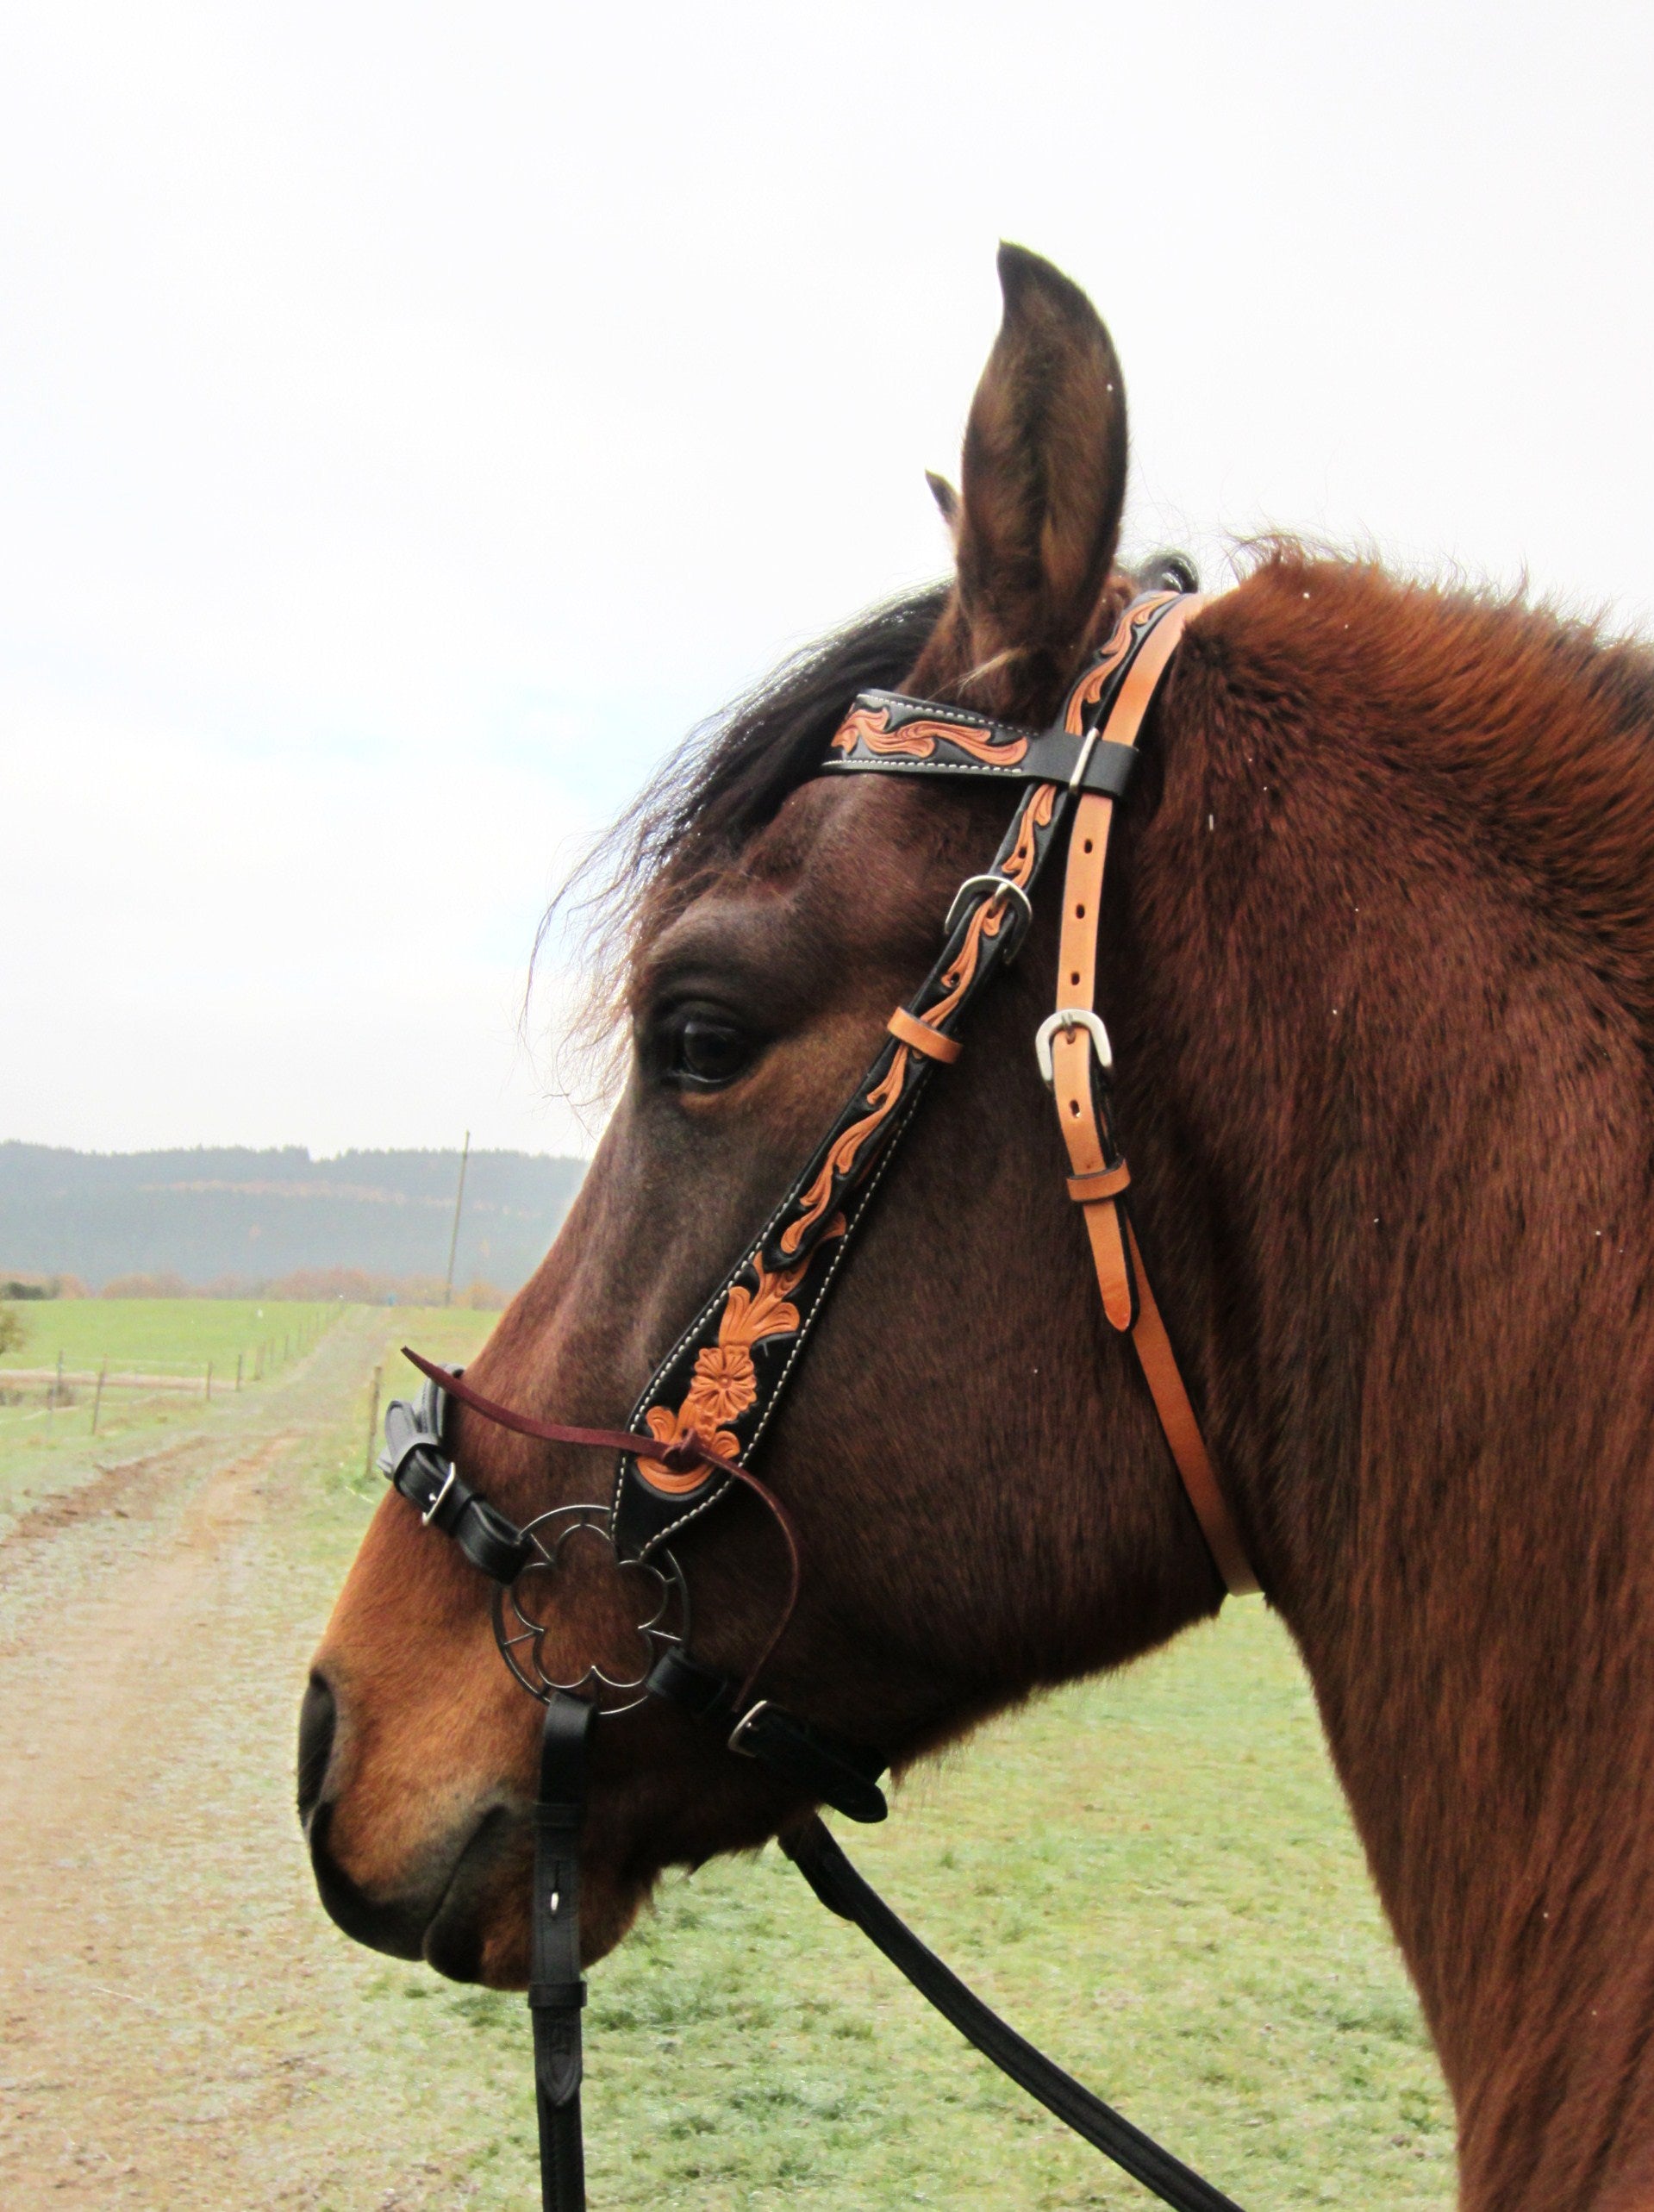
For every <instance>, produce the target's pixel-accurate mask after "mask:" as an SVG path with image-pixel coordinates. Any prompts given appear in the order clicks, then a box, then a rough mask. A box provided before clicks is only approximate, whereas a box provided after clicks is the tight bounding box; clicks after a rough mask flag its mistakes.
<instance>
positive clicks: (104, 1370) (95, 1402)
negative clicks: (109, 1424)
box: [92, 1355, 109, 1436]
mask: <svg viewBox="0 0 1654 2212" xmlns="http://www.w3.org/2000/svg"><path fill="white" fill-rule="evenodd" d="M108 1373H109V1359H108V1357H107V1355H106V1356H105V1358H104V1360H103V1365H102V1366H101V1367H100V1368H99V1369H98V1371H97V1389H96V1390H94V1391H93V1392H92V1434H93V1435H94V1436H96V1435H97V1415H98V1411H99V1409H100V1408H101V1407H102V1405H103V1378H104V1377H105V1376H106V1375H107V1374H108Z"/></svg>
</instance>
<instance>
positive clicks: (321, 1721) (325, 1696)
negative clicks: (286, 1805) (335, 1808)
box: [298, 1674, 339, 1822]
mask: <svg viewBox="0 0 1654 2212" xmlns="http://www.w3.org/2000/svg"><path fill="white" fill-rule="evenodd" d="M338 1721H339V1708H338V1706H337V1705H336V1704H335V1703H334V1694H333V1691H332V1690H330V1689H329V1688H328V1684H327V1683H326V1682H325V1681H324V1680H323V1678H321V1675H319V1674H313V1675H312V1676H311V1677H310V1682H309V1688H308V1689H307V1690H305V1693H304V1702H303V1704H302V1705H301V1706H300V1707H299V1710H298V1816H299V1818H300V1820H301V1821H306V1822H308V1821H309V1817H310V1815H311V1814H312V1813H313V1812H315V1809H316V1805H317V1803H318V1801H319V1800H320V1798H321V1785H322V1784H323V1783H324V1782H325V1781H326V1780H327V1778H328V1760H329V1759H331V1758H332V1757H333V1740H334V1729H335V1728H336V1727H337V1726H338Z"/></svg>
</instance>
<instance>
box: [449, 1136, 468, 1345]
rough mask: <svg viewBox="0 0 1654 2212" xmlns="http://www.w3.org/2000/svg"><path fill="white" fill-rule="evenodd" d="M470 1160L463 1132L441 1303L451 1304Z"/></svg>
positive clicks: (466, 1139)
mask: <svg viewBox="0 0 1654 2212" xmlns="http://www.w3.org/2000/svg"><path fill="white" fill-rule="evenodd" d="M470 1158H471V1131H470V1130H469V1129H467V1130H466V1131H465V1150H464V1151H463V1152H462V1153H460V1155H459V1189H458V1190H456V1191H455V1192H454V1194H453V1235H452V1236H451V1237H450V1238H449V1239H448V1272H447V1276H446V1279H445V1280H444V1282H443V1284H442V1303H443V1304H444V1305H445V1306H449V1305H452V1304H453V1256H454V1254H455V1253H456V1252H458V1251H459V1209H460V1208H461V1207H462V1206H463V1205H464V1204H465V1163H466V1162H467V1160H469V1159H470Z"/></svg>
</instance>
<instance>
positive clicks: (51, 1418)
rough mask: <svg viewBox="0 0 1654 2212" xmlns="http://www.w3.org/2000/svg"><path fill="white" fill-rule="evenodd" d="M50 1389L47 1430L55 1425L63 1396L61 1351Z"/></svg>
mask: <svg viewBox="0 0 1654 2212" xmlns="http://www.w3.org/2000/svg"><path fill="white" fill-rule="evenodd" d="M51 1390H52V1395H51V1397H50V1398H49V1399H48V1400H47V1408H46V1426H47V1430H48V1431H50V1430H51V1429H53V1428H55V1427H56V1425H57V1413H58V1405H59V1400H60V1399H61V1398H62V1397H63V1354H62V1353H61V1352H59V1354H58V1372H57V1378H56V1380H55V1381H54V1382H53V1384H52V1386H51Z"/></svg>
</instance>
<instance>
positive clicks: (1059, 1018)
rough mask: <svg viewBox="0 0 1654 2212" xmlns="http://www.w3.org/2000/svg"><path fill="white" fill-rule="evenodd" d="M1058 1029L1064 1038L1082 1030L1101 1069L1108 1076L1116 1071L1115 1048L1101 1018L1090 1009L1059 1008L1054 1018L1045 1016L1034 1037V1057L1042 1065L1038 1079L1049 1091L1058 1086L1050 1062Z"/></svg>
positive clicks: (1084, 1007)
mask: <svg viewBox="0 0 1654 2212" xmlns="http://www.w3.org/2000/svg"><path fill="white" fill-rule="evenodd" d="M1059 1029H1060V1030H1061V1031H1062V1033H1063V1034H1064V1036H1065V1037H1067V1036H1071V1035H1072V1034H1073V1033H1074V1031H1075V1030H1076V1029H1083V1030H1084V1032H1085V1034H1086V1035H1087V1036H1088V1037H1089V1038H1090V1040H1091V1049H1092V1050H1093V1052H1095V1054H1096V1056H1097V1065H1098V1066H1099V1068H1101V1069H1102V1072H1103V1073H1104V1074H1105V1075H1107V1074H1108V1072H1109V1071H1110V1070H1111V1069H1112V1068H1113V1066H1114V1048H1113V1047H1112V1046H1111V1045H1110V1044H1109V1042H1108V1031H1107V1030H1106V1029H1105V1028H1103V1026H1102V1016H1101V1015H1097V1014H1094V1013H1093V1012H1092V1011H1091V1009H1090V1008H1089V1006H1059V1007H1058V1009H1057V1011H1056V1012H1055V1013H1054V1014H1048V1015H1046V1016H1045V1020H1044V1021H1043V1022H1041V1023H1040V1024H1039V1028H1037V1029H1036V1030H1035V1031H1034V1033H1033V1056H1034V1058H1035V1059H1036V1060H1038V1061H1039V1078H1040V1081H1041V1082H1042V1083H1043V1084H1045V1088H1046V1090H1053V1089H1054V1088H1055V1087H1056V1083H1057V1071H1056V1069H1055V1068H1054V1067H1053V1066H1052V1061H1051V1040H1052V1038H1053V1037H1054V1036H1055V1035H1056V1034H1057V1032H1058V1030H1059Z"/></svg>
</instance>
